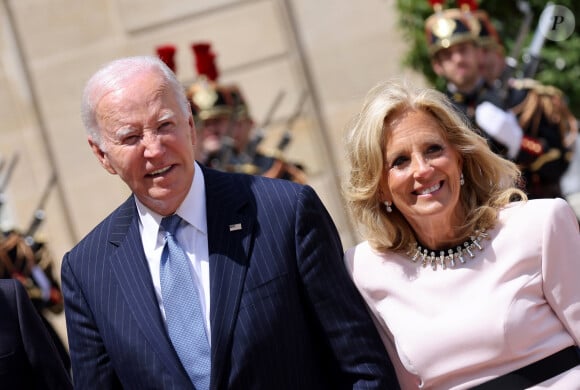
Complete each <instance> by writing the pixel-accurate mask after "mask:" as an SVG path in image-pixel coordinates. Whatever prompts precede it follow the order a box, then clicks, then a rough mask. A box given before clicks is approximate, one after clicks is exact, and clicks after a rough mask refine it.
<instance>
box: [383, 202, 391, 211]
mask: <svg viewBox="0 0 580 390" xmlns="http://www.w3.org/2000/svg"><path fill="white" fill-rule="evenodd" d="M383 204H384V205H385V209H386V210H387V213H391V212H392V211H393V208H392V207H391V205H392V204H393V202H389V201H388V200H385V201H384V202H383Z"/></svg>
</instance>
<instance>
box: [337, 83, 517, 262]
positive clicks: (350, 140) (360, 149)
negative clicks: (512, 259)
mask: <svg viewBox="0 0 580 390" xmlns="http://www.w3.org/2000/svg"><path fill="white" fill-rule="evenodd" d="M406 110H420V111H423V112H426V113H428V114H430V115H432V116H433V117H434V118H435V119H436V121H437V122H438V123H439V124H440V125H441V129H442V130H443V132H444V136H445V138H446V139H447V140H448V142H449V143H450V144H451V145H452V147H454V148H455V149H456V150H457V152H458V153H459V155H460V158H461V160H462V165H463V167H462V169H463V170H462V172H463V175H464V180H465V184H464V185H463V186H462V187H460V188H461V194H460V198H459V201H460V203H461V206H462V208H463V210H467V216H466V219H465V223H464V225H463V226H458V227H457V229H458V232H459V234H460V235H461V237H458V239H463V238H465V237H467V236H468V235H469V234H470V233H472V232H473V231H474V230H475V229H476V228H479V229H481V228H487V229H488V228H490V227H491V226H493V225H494V224H495V222H496V219H497V213H498V210H499V209H500V208H502V207H503V206H505V205H506V204H508V203H509V202H511V201H513V200H516V199H517V200H519V199H521V200H525V199H527V198H526V195H525V194H524V193H523V192H522V191H521V190H519V189H518V183H519V181H520V180H521V174H520V171H519V169H518V168H517V166H516V165H515V164H514V163H512V162H511V161H508V160H507V159H505V158H503V157H501V156H498V155H497V154H495V153H494V152H492V151H491V149H490V148H489V146H488V144H487V142H486V140H485V138H483V137H482V136H480V135H479V134H478V132H477V130H475V129H473V128H472V127H471V126H470V125H469V124H468V122H467V119H466V118H465V116H464V115H463V114H462V113H460V112H458V111H457V109H456V108H455V107H454V106H453V104H452V103H451V102H450V101H449V99H448V98H447V97H446V96H445V95H444V94H442V93H441V92H439V91H436V90H434V89H432V88H418V87H415V86H413V85H411V84H410V83H408V82H405V81H402V82H401V81H398V80H390V81H386V82H383V83H380V84H378V85H377V86H375V87H374V88H372V89H371V90H370V91H369V93H368V94H367V96H366V98H365V101H364V104H363V107H362V110H361V111H360V113H359V114H358V115H357V116H356V117H355V118H354V120H353V121H352V125H351V127H350V130H349V132H348V135H347V139H346V149H347V156H348V159H349V163H350V170H349V172H348V174H347V176H348V177H347V178H346V180H345V181H344V182H343V196H344V198H345V201H346V205H347V208H348V211H349V213H350V214H351V216H352V218H353V219H354V221H355V222H356V223H357V224H358V226H359V228H361V231H360V233H361V235H362V237H363V238H364V239H365V240H368V241H369V244H370V245H371V246H372V247H373V248H374V249H375V250H378V251H385V250H387V249H390V250H396V251H403V250H407V249H408V248H409V246H410V245H411V244H412V243H415V242H416V238H415V234H414V232H413V230H412V228H411V226H410V225H409V224H408V222H407V221H406V219H405V218H404V216H403V215H402V214H401V213H400V212H399V211H398V210H397V208H396V207H393V211H392V212H390V213H387V212H386V210H385V208H384V207H383V204H382V202H381V195H380V186H381V184H382V182H383V181H384V180H386V178H387V171H386V169H387V168H386V167H385V159H384V156H385V147H386V144H387V140H388V137H389V128H388V124H390V123H393V119H394V118H396V117H397V116H398V115H400V114H401V113H402V112H404V111H406Z"/></svg>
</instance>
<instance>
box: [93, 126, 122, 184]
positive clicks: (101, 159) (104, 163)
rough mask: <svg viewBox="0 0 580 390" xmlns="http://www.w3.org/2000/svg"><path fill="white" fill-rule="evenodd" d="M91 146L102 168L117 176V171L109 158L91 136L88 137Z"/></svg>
mask: <svg viewBox="0 0 580 390" xmlns="http://www.w3.org/2000/svg"><path fill="white" fill-rule="evenodd" d="M88 141H89V146H90V147H91V150H92V151H93V154H94V155H95V156H97V159H98V160H99V162H100V163H101V166H102V167H103V168H105V169H106V170H107V172H109V173H110V174H111V175H116V174H117V171H115V169H114V168H113V167H112V166H111V164H110V162H109V157H108V156H107V154H106V153H105V152H104V151H103V150H102V149H101V147H100V146H99V145H98V144H97V143H96V142H95V141H94V140H93V137H91V136H90V135H89V137H88Z"/></svg>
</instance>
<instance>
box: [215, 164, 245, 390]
mask: <svg viewBox="0 0 580 390" xmlns="http://www.w3.org/2000/svg"><path fill="white" fill-rule="evenodd" d="M204 177H205V186H206V207H207V227H208V247H209V266H210V301H211V305H210V323H211V327H212V331H211V339H212V343H211V349H212V388H221V387H222V386H225V385H226V384H224V383H220V381H226V380H227V378H228V375H227V373H226V372H225V370H226V368H227V366H226V364H225V363H226V362H227V361H228V360H229V358H230V356H229V355H230V350H231V345H232V332H233V328H234V324H235V321H236V318H237V313H238V308H239V304H240V299H241V295H242V289H243V286H244V280H245V277H246V270H247V262H248V257H249V248H250V243H251V240H252V237H253V230H254V218H255V217H254V215H255V212H252V211H253V207H252V203H251V202H250V199H249V194H248V193H247V192H245V191H247V190H246V189H245V188H247V185H246V183H244V184H243V185H240V184H241V182H240V183H239V184H238V185H236V184H237V183H238V182H237V180H242V177H240V176H228V175H224V174H222V173H220V172H217V171H213V170H207V169H204Z"/></svg>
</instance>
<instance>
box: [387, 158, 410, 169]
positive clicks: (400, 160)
mask: <svg viewBox="0 0 580 390" xmlns="http://www.w3.org/2000/svg"><path fill="white" fill-rule="evenodd" d="M407 160H408V159H407V158H406V157H397V158H396V159H394V160H393V163H392V164H391V166H392V167H398V166H401V165H403V164H404V163H405V162H406V161H407Z"/></svg>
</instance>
